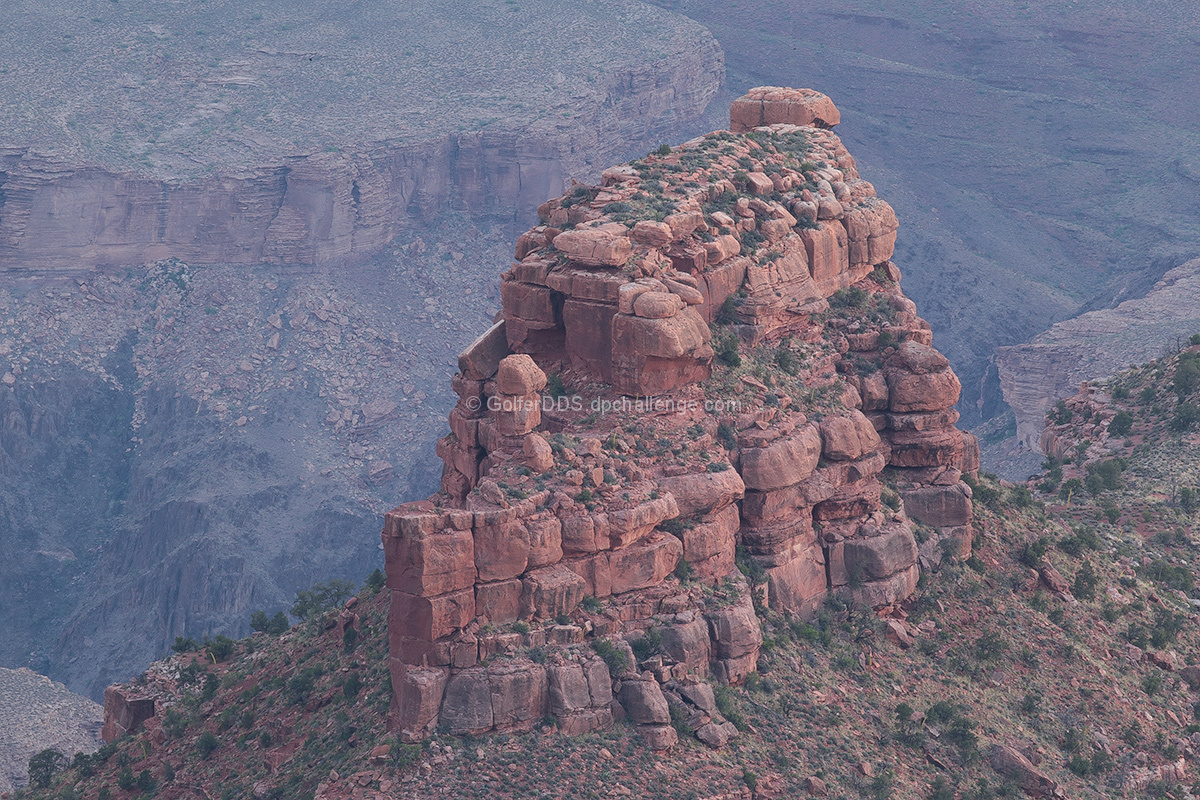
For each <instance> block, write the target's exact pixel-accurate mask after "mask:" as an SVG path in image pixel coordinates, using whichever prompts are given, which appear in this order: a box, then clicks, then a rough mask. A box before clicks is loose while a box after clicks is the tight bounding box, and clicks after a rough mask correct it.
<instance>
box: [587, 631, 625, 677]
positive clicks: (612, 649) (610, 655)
mask: <svg viewBox="0 0 1200 800" xmlns="http://www.w3.org/2000/svg"><path fill="white" fill-rule="evenodd" d="M592 649H593V650H595V651H596V655H598V656H600V658H602V659H604V663H605V664H607V665H608V672H609V674H610V675H612V676H613V677H614V678H615V677H617V676H618V675H621V674H623V673H624V672H625V670H626V669H628V668H629V657H628V656H626V655H625V651H624V650H622V649H620V648H618V647H617V646H616V645H615V644H613V643H612V642H611V641H609V640H608V639H593V640H592Z"/></svg>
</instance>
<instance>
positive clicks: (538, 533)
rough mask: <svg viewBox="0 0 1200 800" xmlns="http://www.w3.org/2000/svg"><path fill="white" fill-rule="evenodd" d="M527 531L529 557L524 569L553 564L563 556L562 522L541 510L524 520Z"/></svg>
mask: <svg viewBox="0 0 1200 800" xmlns="http://www.w3.org/2000/svg"><path fill="white" fill-rule="evenodd" d="M525 529H526V530H527V531H528V532H529V558H528V563H527V566H526V569H535V568H537V567H544V566H546V565H548V564H554V563H557V562H558V561H560V560H561V559H562V557H563V548H562V522H561V521H560V520H559V519H558V517H555V516H553V515H552V514H550V513H549V512H546V511H543V512H541V513H539V514H537V515H536V516H534V517H532V518H527V519H526V520H525Z"/></svg>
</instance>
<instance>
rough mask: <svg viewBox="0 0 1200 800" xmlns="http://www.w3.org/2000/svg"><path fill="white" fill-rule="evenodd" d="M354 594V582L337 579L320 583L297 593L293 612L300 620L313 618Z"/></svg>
mask: <svg viewBox="0 0 1200 800" xmlns="http://www.w3.org/2000/svg"><path fill="white" fill-rule="evenodd" d="M352 594H354V584H353V583H351V582H350V581H344V580H339V579H335V580H331V581H329V582H327V583H318V584H316V585H315V586H313V588H312V589H306V590H302V591H299V592H297V593H296V602H295V603H293V604H292V609H291V614H292V616H293V617H295V618H296V619H300V620H308V619H312V618H314V617H316V616H319V615H321V614H324V613H325V612H327V611H331V610H333V609H334V608H336V607H337V606H340V605H341V604H342V603H344V602H346V599H347V598H349V597H350V595H352Z"/></svg>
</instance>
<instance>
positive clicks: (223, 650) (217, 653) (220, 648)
mask: <svg viewBox="0 0 1200 800" xmlns="http://www.w3.org/2000/svg"><path fill="white" fill-rule="evenodd" d="M236 644H237V643H236V642H235V641H233V639H230V638H229V637H228V636H224V635H218V636H217V638H215V639H211V640H210V639H205V640H204V646H205V647H207V648H208V654H209V656H211V657H212V658H213V660H215V661H225V660H227V659H228V658H229V657H230V656H231V655H233V648H234V646H235V645H236Z"/></svg>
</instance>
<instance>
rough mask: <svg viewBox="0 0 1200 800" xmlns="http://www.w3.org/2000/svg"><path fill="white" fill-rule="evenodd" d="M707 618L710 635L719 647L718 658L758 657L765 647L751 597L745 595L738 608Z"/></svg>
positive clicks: (717, 647) (735, 606)
mask: <svg viewBox="0 0 1200 800" xmlns="http://www.w3.org/2000/svg"><path fill="white" fill-rule="evenodd" d="M705 617H706V619H707V620H708V629H709V635H710V636H711V637H712V640H713V642H714V643H715V645H716V653H715V655H716V657H717V658H720V659H727V658H742V657H744V656H749V655H753V656H755V657H757V655H758V648H759V647H760V646H761V645H762V629H761V628H760V626H759V623H758V617H757V616H755V614H754V606H753V605H751V603H750V597H749V594H745V595H743V597H742V599H741V600H739V601H738V602H737V603H736V604H734V605H731V606H726V607H725V608H721V609H717V610H716V611H712V612H709V613H708V614H706V615H705Z"/></svg>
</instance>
